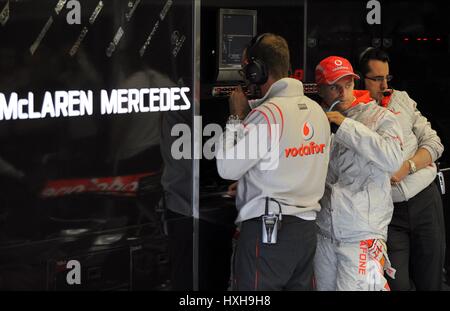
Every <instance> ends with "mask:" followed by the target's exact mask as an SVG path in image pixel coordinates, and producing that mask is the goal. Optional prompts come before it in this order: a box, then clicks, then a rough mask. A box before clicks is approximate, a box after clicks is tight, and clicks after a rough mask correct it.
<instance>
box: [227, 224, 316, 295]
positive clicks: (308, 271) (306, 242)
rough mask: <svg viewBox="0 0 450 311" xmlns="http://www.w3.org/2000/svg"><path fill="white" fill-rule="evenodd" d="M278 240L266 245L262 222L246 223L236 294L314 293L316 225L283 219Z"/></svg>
mask: <svg viewBox="0 0 450 311" xmlns="http://www.w3.org/2000/svg"><path fill="white" fill-rule="evenodd" d="M277 240H278V242H277V243H276V244H263V243H262V223H261V218H254V219H250V220H247V221H244V222H243V223H242V226H241V232H240V235H239V239H238V242H237V247H236V250H235V258H234V260H235V262H234V265H233V266H234V273H233V284H232V288H233V289H234V290H240V291H241V290H244V291H254V290H312V288H313V286H312V278H313V260H314V255H315V252H316V245H317V227H316V224H315V221H307V220H303V219H300V218H298V217H295V216H284V215H283V222H282V228H281V229H280V230H279V231H278V237H277Z"/></svg>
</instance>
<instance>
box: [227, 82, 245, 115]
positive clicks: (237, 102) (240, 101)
mask: <svg viewBox="0 0 450 311" xmlns="http://www.w3.org/2000/svg"><path fill="white" fill-rule="evenodd" d="M228 103H229V106H230V114H231V115H238V116H239V118H240V119H241V120H243V119H245V117H246V116H247V114H248V113H249V112H250V106H249V104H248V99H247V97H246V96H245V94H244V91H243V90H242V87H241V86H240V85H239V86H238V87H237V88H236V89H235V90H234V91H233V92H232V93H231V95H230V98H229V99H228Z"/></svg>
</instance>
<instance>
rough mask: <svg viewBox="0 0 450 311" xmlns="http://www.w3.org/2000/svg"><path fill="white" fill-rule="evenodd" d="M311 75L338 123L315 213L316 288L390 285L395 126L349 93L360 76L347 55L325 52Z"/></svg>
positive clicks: (364, 96) (398, 156)
mask: <svg viewBox="0 0 450 311" xmlns="http://www.w3.org/2000/svg"><path fill="white" fill-rule="evenodd" d="M315 73H316V82H317V84H318V86H319V95H320V96H321V97H322V104H323V106H324V108H326V109H327V110H329V112H327V117H328V119H329V120H330V122H332V123H333V124H335V125H337V126H339V127H338V129H337V130H336V133H335V134H334V135H333V137H332V142H331V147H330V149H331V150H330V164H329V167H328V175H327V182H326V188H325V194H324V196H323V198H322V200H321V201H320V203H321V205H322V210H321V211H320V213H319V214H318V216H317V225H318V227H319V235H318V240H317V252H316V257H315V261H314V273H315V277H316V282H317V289H318V290H328V291H334V290H339V291H341V290H344V291H356V290H366V291H367V290H370V291H378V290H389V286H388V284H387V281H386V279H385V277H384V271H385V270H386V271H387V272H388V273H390V274H391V275H393V273H394V270H393V269H392V268H391V267H390V264H389V259H388V256H387V253H386V245H385V241H386V238H387V228H388V224H389V222H390V220H391V217H392V211H393V204H392V199H391V195H390V192H391V191H390V181H389V180H390V175H391V174H392V173H393V172H395V171H397V170H398V168H399V167H400V165H401V162H402V151H401V143H402V132H401V128H400V124H399V123H398V120H397V119H396V117H395V115H394V114H393V113H392V112H390V111H388V110H387V109H385V108H382V107H379V106H378V105H377V104H376V102H375V101H374V100H372V99H371V98H370V96H369V92H368V91H356V90H353V88H354V79H359V76H358V75H356V74H355V73H354V72H353V67H352V65H351V64H350V62H349V61H348V60H347V59H345V58H343V57H339V56H329V57H327V58H325V59H323V60H322V61H321V62H320V63H319V64H318V65H317V66H316V72H315ZM337 100H339V103H338V104H336V105H333V104H334V103H336V102H337ZM333 107H334V108H333ZM330 110H331V111H330Z"/></svg>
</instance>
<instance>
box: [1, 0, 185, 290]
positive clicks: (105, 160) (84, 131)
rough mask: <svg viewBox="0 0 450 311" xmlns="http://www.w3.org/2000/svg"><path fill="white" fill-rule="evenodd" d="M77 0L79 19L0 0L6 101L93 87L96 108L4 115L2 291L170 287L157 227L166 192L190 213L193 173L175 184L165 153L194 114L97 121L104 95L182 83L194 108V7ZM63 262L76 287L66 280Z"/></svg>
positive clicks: (63, 11)
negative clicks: (73, 113)
mask: <svg viewBox="0 0 450 311" xmlns="http://www.w3.org/2000/svg"><path fill="white" fill-rule="evenodd" d="M79 2H80V3H81V11H80V12H81V24H80V25H77V24H69V23H68V21H67V16H68V14H71V12H72V9H71V8H67V7H66V6H65V3H66V1H59V2H58V1H53V0H52V1H50V0H49V1H47V0H46V1H41V0H39V1H37V0H35V1H0V12H7V8H9V12H8V16H7V17H6V15H5V14H6V13H4V14H3V15H2V17H0V42H1V45H0V73H1V74H0V92H1V93H2V94H4V96H5V98H6V99H7V100H8V99H9V98H10V95H11V93H12V92H16V93H17V94H18V97H19V98H27V96H28V92H33V94H34V98H35V100H34V107H35V110H36V111H40V109H41V107H42V102H43V97H44V94H45V92H46V91H48V92H50V93H53V92H55V91H69V90H84V91H87V90H91V91H92V92H93V103H94V106H93V107H94V108H93V114H92V115H85V116H79V117H70V118H68V117H59V118H56V117H55V118H51V117H50V116H47V117H46V118H44V119H34V120H1V121H0V144H1V146H2V147H1V150H0V289H72V290H74V289H75V290H76V289H168V288H170V287H171V280H170V278H171V276H170V272H169V270H170V267H171V266H172V265H171V262H170V260H169V258H168V256H169V246H168V245H169V243H168V240H171V239H172V237H171V236H167V232H166V231H165V230H164V226H163V221H164V219H165V217H166V216H165V215H166V214H167V210H168V209H170V210H173V209H175V210H176V208H177V207H176V206H175V207H174V206H173V204H172V205H170V204H171V203H170V202H169V203H167V200H164V199H163V197H164V198H165V197H166V196H170V195H172V196H173V195H174V193H175V194H176V193H178V192H183V196H181V197H182V200H184V201H187V203H186V204H185V205H186V206H188V207H187V208H186V209H188V212H187V213H185V214H188V215H187V216H189V208H191V201H192V183H191V177H190V176H192V165H190V161H189V160H187V161H189V165H187V166H186V165H185V164H182V165H181V166H182V167H183V168H184V169H185V170H186V171H185V174H184V175H182V176H184V180H183V179H181V180H178V181H177V185H176V186H172V184H171V183H172V180H171V179H170V175H171V174H173V170H174V169H175V170H176V169H177V167H179V166H180V164H179V162H177V161H175V160H174V159H172V158H171V154H170V149H169V152H168V153H167V152H165V151H166V149H167V148H165V146H166V145H168V144H170V142H171V139H172V138H170V129H171V127H172V126H173V125H175V124H176V123H178V122H184V123H186V124H187V126H190V124H191V115H192V110H191V109H190V110H186V111H183V112H176V111H174V112H136V111H134V112H131V113H125V114H116V115H107V114H101V110H100V100H101V98H100V90H102V89H104V90H107V91H111V90H112V89H143V88H171V87H189V88H190V89H191V91H190V92H189V93H188V94H187V96H188V98H190V101H191V103H193V100H192V98H193V93H192V83H193V79H192V75H193V61H192V60H193V49H192V42H193V37H192V36H193V23H192V15H191V14H186V12H192V1H187V0H180V1H170V0H169V1H167V0H142V1H137V0H134V1H132V0H130V1H118V0H111V1H79ZM58 4H61V6H60V7H58ZM5 8H6V9H5ZM96 8H97V9H98V11H97V13H98V14H97V15H95V14H94V12H95V10H96ZM72 13H73V12H72ZM45 25H47V26H45ZM80 38H81V39H83V40H82V41H79V42H78V44H77V43H76V42H77V40H79V39H80ZM169 115H170V116H169ZM161 129H162V130H161ZM161 146H163V148H161ZM169 148H170V146H169ZM161 149H164V150H161ZM177 189H178V190H177ZM165 203H166V204H165ZM190 213H192V211H190ZM183 217H186V216H183ZM187 230H190V232H191V233H192V228H188V229H187ZM187 256H188V257H189V256H190V257H192V251H191V253H188V254H187ZM71 259H76V260H79V261H80V262H81V265H82V280H83V281H82V284H81V285H80V286H69V285H68V284H67V282H66V281H65V275H66V274H67V272H68V269H67V268H66V266H65V264H66V262H67V261H69V260H71ZM183 273H186V274H192V270H187V271H184V272H183Z"/></svg>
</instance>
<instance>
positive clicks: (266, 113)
mask: <svg viewBox="0 0 450 311" xmlns="http://www.w3.org/2000/svg"><path fill="white" fill-rule="evenodd" d="M279 137H280V127H279V126H278V125H277V124H276V119H275V118H274V111H272V109H270V108H268V107H266V106H264V107H262V106H260V107H258V108H256V109H253V110H252V111H251V112H250V113H249V115H248V116H247V118H245V120H244V121H243V122H242V123H239V124H227V125H226V127H225V133H224V134H223V135H222V137H221V138H220V140H219V142H218V145H217V148H216V150H217V151H216V163H217V170H218V172H219V175H220V176H221V177H222V178H224V179H230V180H238V179H239V178H241V177H242V176H243V175H244V174H245V173H246V172H247V171H249V170H250V169H251V168H252V167H254V166H255V165H257V164H258V163H259V162H260V161H261V160H262V159H264V158H265V157H266V156H267V154H268V153H269V152H270V150H271V149H273V146H272V144H273V143H278V141H279ZM273 138H274V139H273Z"/></svg>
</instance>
